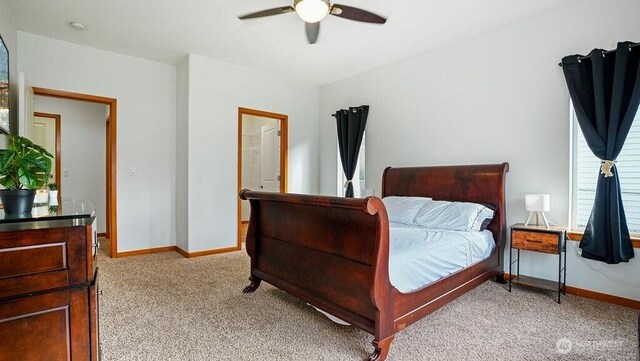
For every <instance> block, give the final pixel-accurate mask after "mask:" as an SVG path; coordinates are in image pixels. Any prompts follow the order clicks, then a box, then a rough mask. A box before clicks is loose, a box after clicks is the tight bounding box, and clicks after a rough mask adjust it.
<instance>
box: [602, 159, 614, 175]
mask: <svg viewBox="0 0 640 361" xmlns="http://www.w3.org/2000/svg"><path fill="white" fill-rule="evenodd" d="M616 163H617V162H616V161H615V160H606V159H605V160H602V161H600V174H604V177H605V178H607V177H613V173H612V172H611V168H613V166H614V165H615V164H616Z"/></svg>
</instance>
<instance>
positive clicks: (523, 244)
mask: <svg viewBox="0 0 640 361" xmlns="http://www.w3.org/2000/svg"><path fill="white" fill-rule="evenodd" d="M510 228H511V246H510V248H509V292H511V284H521V285H525V286H530V287H536V288H540V289H545V290H549V291H555V292H558V303H560V295H561V294H565V293H566V289H565V288H566V285H567V235H566V233H567V232H566V231H567V229H566V228H565V227H550V228H548V229H547V228H546V227H545V226H531V225H529V226H525V225H524V224H523V223H516V224H514V225H512V226H511V227H510ZM514 249H516V250H517V255H518V258H517V259H516V260H515V261H512V258H513V250H514ZM521 250H522V251H530V252H541V253H547V254H553V255H557V256H558V281H557V282H556V281H550V280H545V279H541V278H536V277H530V276H525V275H521V274H520V251H521ZM514 263H515V264H516V274H515V276H514V275H513V272H512V266H513V264H514Z"/></svg>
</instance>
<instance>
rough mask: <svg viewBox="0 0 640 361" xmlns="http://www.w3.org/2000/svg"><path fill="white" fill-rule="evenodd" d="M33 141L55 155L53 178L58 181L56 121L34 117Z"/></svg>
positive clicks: (52, 161) (52, 164)
mask: <svg viewBox="0 0 640 361" xmlns="http://www.w3.org/2000/svg"><path fill="white" fill-rule="evenodd" d="M32 130H33V131H32V133H31V134H32V138H33V139H32V140H33V142H34V143H36V144H38V145H39V146H41V147H43V148H44V149H46V150H48V151H49V153H51V154H53V156H54V158H53V159H52V160H51V176H52V179H56V174H55V172H56V167H55V164H56V160H55V155H56V121H55V119H54V118H46V117H33V127H32Z"/></svg>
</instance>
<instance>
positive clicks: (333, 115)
mask: <svg viewBox="0 0 640 361" xmlns="http://www.w3.org/2000/svg"><path fill="white" fill-rule="evenodd" d="M364 107H368V105H361V106H359V107H349V109H358V110H362V108H364ZM349 109H340V110H344V111H349ZM340 110H338V112H339V111H340ZM338 112H335V113H333V114H331V116H332V117H335V116H336V114H337V113H338ZM354 113H355V111H354Z"/></svg>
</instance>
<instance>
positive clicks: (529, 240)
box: [527, 239, 542, 243]
mask: <svg viewBox="0 0 640 361" xmlns="http://www.w3.org/2000/svg"><path fill="white" fill-rule="evenodd" d="M527 242H531V243H542V241H541V240H538V239H527Z"/></svg>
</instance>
